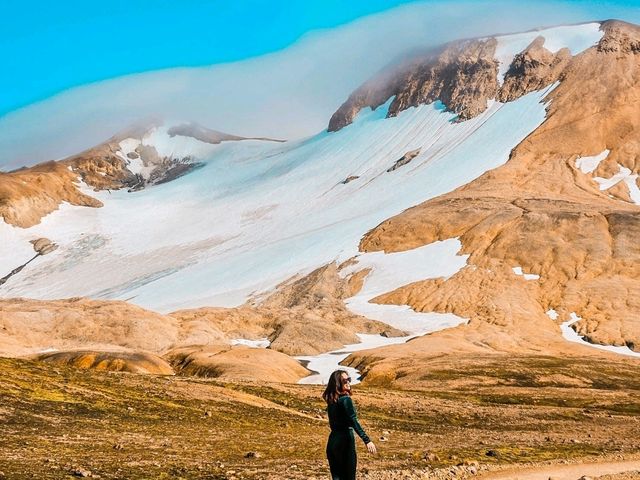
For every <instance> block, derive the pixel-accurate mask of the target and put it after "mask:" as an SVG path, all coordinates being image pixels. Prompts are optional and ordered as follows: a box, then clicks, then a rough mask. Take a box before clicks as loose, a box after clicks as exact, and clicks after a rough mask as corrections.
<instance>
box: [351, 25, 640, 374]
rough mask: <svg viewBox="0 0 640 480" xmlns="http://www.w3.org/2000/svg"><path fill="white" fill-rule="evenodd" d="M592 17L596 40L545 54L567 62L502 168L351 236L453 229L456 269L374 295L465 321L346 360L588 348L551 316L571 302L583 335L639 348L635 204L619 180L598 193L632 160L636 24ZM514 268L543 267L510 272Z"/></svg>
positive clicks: (365, 244) (637, 112) (367, 242)
mask: <svg viewBox="0 0 640 480" xmlns="http://www.w3.org/2000/svg"><path fill="white" fill-rule="evenodd" d="M602 28H603V29H604V32H605V34H604V37H603V38H602V40H601V41H600V43H599V44H598V45H597V46H595V47H592V48H590V49H588V50H586V51H584V52H583V53H582V54H579V55H577V56H575V57H573V58H571V59H569V60H568V61H567V60H566V59H565V60H563V59H556V60H553V59H551V57H549V56H548V55H546V57H547V58H548V60H549V61H550V64H554V63H555V64H556V65H561V64H562V63H563V62H565V63H566V66H564V67H563V68H562V72H561V74H560V76H559V78H560V79H561V82H560V84H559V85H558V86H557V88H555V90H554V91H553V92H552V93H551V94H550V95H549V96H548V97H547V98H548V101H549V103H548V107H547V119H546V121H545V122H544V123H543V124H542V125H541V126H540V127H539V128H538V129H537V130H536V131H534V132H533V133H532V134H531V135H529V137H528V138H527V139H525V140H524V141H523V142H522V143H521V144H520V145H518V146H517V147H516V148H515V149H514V150H513V151H512V152H511V156H510V159H509V161H508V162H507V163H506V164H505V165H504V166H502V167H500V168H498V169H496V170H493V171H490V172H487V173H486V174H484V175H483V176H481V177H480V178H478V179H477V180H475V181H473V182H471V183H470V184H468V185H465V186H463V187H461V188H459V189H457V190H455V191H453V192H451V193H449V194H446V195H443V196H441V197H438V198H434V199H432V200H430V201H427V202H425V203H423V204H421V205H418V206H416V207H414V208H411V209H409V210H407V211H405V212H404V213H402V214H400V215H398V216H396V217H393V218H391V219H389V220H387V221H385V222H383V223H382V224H381V225H379V226H378V227H377V228H375V229H374V230H372V231H371V232H369V233H368V234H367V235H366V236H365V237H364V238H363V240H362V242H361V250H363V251H376V250H384V251H386V252H397V251H403V250H408V249H412V248H416V247H419V246H422V245H425V244H428V243H431V242H433V241H437V240H444V239H448V238H455V237H458V238H459V239H460V241H461V242H462V245H463V247H462V252H461V253H465V254H469V255H470V257H469V260H468V266H467V267H466V268H464V269H462V270H461V271H460V272H459V273H457V274H456V275H454V276H453V277H452V278H450V279H448V280H442V279H438V280H427V281H423V282H417V283H414V284H412V285H408V286H405V287H402V288H400V289H398V290H396V291H395V292H391V293H389V294H387V295H384V296H382V297H379V298H378V299H377V301H379V302H382V303H393V304H409V305H411V306H412V307H413V308H414V309H416V310H418V311H438V312H453V313H455V314H458V315H460V316H463V317H466V318H469V319H470V323H469V325H468V326H462V327H458V328H456V329H453V330H451V331H447V332H440V333H438V334H434V335H431V336H428V337H424V338H423V339H420V340H416V341H415V344H414V345H413V346H410V344H407V345H403V346H398V347H390V348H389V349H386V350H384V354H383V353H382V352H379V353H376V354H375V355H373V354H372V355H370V356H367V355H365V354H361V355H359V356H357V357H354V358H353V359H352V362H353V363H354V364H357V363H362V362H364V363H367V364H368V365H369V367H372V368H370V371H375V370H376V368H378V370H379V371H380V372H383V371H384V372H388V371H389V370H393V365H395V364H397V362H396V363H394V361H391V360H388V361H386V362H387V363H386V364H385V360H381V359H382V357H386V358H388V359H389V358H394V357H396V358H401V357H404V356H405V355H409V354H411V355H416V352H421V353H419V354H418V355H422V356H428V355H430V353H429V352H430V351H431V352H432V353H431V354H433V352H437V351H443V350H445V351H446V350H447V349H448V350H456V349H462V350H465V349H466V350H468V351H477V350H479V349H480V350H486V349H489V350H493V351H509V350H511V351H513V350H514V349H518V350H523V349H529V350H534V351H545V350H546V351H556V352H569V353H570V352H571V351H574V350H575V348H580V349H581V350H585V348H584V347H575V346H574V345H570V344H568V343H567V342H565V341H564V340H562V338H561V336H560V332H559V328H558V323H560V322H562V321H566V320H568V319H569V314H570V313H571V312H575V313H576V314H577V315H579V316H580V317H582V318H583V320H581V321H580V322H578V323H577V324H576V325H575V327H576V329H577V330H578V332H579V333H580V334H583V335H586V337H587V338H588V339H589V340H590V341H592V342H595V343H602V344H610V345H627V346H629V347H630V348H632V349H635V350H636V351H640V334H639V332H640V302H639V301H638V298H639V296H638V295H639V294H640V267H639V266H638V265H640V263H639V262H638V261H639V260H640V245H639V244H638V242H637V239H638V238H639V235H640V207H639V206H638V205H636V204H635V203H633V202H632V201H631V197H630V189H629V185H628V184H627V183H625V182H620V183H618V184H617V185H616V186H615V187H613V188H611V189H610V190H608V191H601V190H600V189H599V185H598V183H596V181H594V178H595V177H603V178H610V177H611V176H612V175H613V173H617V172H618V170H619V166H623V167H626V168H628V169H629V170H630V171H631V172H632V173H633V174H637V173H638V172H639V170H640V164H639V160H640V142H638V125H640V28H639V27H637V26H634V25H629V24H625V23H622V22H613V21H612V22H605V23H604V24H603V27H602ZM535 51H538V53H539V54H544V52H541V51H540V48H539V46H537V45H535V42H534V45H532V46H531V47H530V48H529V49H528V50H527V52H528V53H527V54H530V53H531V52H535ZM543 56H544V55H543ZM516 61H518V58H516ZM547 63H549V62H547ZM549 68H550V69H551V70H554V68H556V67H549ZM555 75H556V74H554V75H551V76H550V77H549V78H553V77H555ZM509 85H512V84H511V83H509V82H508V78H507V80H505V84H504V86H505V87H506V86H509ZM536 86H541V84H540V83H536ZM510 88H513V87H510ZM528 88H529V87H526V88H524V90H527V89H528ZM605 149H608V150H609V151H610V153H609V154H608V156H607V157H606V159H605V160H603V161H602V162H601V163H600V164H599V165H598V167H597V168H596V169H595V171H594V172H592V173H583V172H582V171H581V170H580V169H579V168H577V167H576V160H577V159H578V158H579V157H586V156H594V155H597V154H599V153H600V152H603V151H604V150H605ZM634 181H635V182H636V185H637V179H634ZM518 266H519V267H521V268H522V271H523V272H524V273H528V274H535V275H539V276H540V278H539V279H538V280H526V279H524V278H523V276H520V275H516V274H514V272H513V270H512V268H513V267H518ZM548 309H555V310H556V311H557V312H558V314H559V317H558V319H557V320H556V321H553V320H551V319H550V318H549V316H548V315H547V314H546V313H545V312H546V311H547V310H548ZM409 352H411V353H409ZM413 361H414V362H415V358H413ZM630 361H633V360H630ZM376 365H377V367H376Z"/></svg>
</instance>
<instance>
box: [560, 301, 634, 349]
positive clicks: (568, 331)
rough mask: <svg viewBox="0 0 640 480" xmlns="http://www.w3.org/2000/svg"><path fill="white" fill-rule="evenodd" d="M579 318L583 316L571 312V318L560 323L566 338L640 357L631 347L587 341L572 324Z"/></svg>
mask: <svg viewBox="0 0 640 480" xmlns="http://www.w3.org/2000/svg"><path fill="white" fill-rule="evenodd" d="M578 320H582V318H581V317H579V316H578V315H576V313H575V312H571V314H570V320H567V321H566V322H564V323H563V324H562V325H560V330H561V331H562V336H563V337H564V338H565V340H568V341H569V342H574V343H580V344H582V345H586V346H588V347H592V348H597V349H599V350H606V351H607V352H612V353H617V354H619V355H627V356H631V357H640V353H639V352H634V351H633V350H631V349H630V348H629V347H626V346H625V347H615V346H613V345H598V344H597V343H590V342H587V341H586V340H585V339H584V337H582V336H581V335H579V334H578V332H576V331H575V330H574V329H573V328H571V325H573V324H574V323H576V322H577V321H578Z"/></svg>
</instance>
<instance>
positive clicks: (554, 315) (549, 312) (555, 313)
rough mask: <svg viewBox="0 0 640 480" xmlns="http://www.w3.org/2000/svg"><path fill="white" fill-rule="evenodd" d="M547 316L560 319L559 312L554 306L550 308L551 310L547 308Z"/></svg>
mask: <svg viewBox="0 0 640 480" xmlns="http://www.w3.org/2000/svg"><path fill="white" fill-rule="evenodd" d="M547 316H548V317H549V318H550V319H551V320H557V319H558V312H556V311H555V310H554V309H553V308H550V309H549V310H547Z"/></svg>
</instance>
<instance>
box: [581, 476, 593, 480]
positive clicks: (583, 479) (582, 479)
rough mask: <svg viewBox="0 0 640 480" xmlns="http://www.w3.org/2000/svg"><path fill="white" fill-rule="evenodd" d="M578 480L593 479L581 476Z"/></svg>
mask: <svg viewBox="0 0 640 480" xmlns="http://www.w3.org/2000/svg"><path fill="white" fill-rule="evenodd" d="M578 480H593V477H587V476H586V475H583V476H581V477H580V478H579V479H578Z"/></svg>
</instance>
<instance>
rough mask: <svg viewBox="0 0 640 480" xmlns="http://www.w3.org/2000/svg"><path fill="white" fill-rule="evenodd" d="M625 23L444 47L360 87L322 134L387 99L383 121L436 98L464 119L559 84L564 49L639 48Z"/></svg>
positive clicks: (565, 56)
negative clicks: (491, 105)
mask: <svg viewBox="0 0 640 480" xmlns="http://www.w3.org/2000/svg"><path fill="white" fill-rule="evenodd" d="M628 26H629V24H625V23H624V22H616V21H607V22H604V23H602V24H600V23H592V24H582V25H574V26H564V27H554V28H550V29H545V30H539V31H532V32H525V33H522V34H514V35H504V36H495V37H488V38H478V39H472V40H462V41H456V42H452V43H449V44H446V45H444V46H443V47H442V48H440V49H437V50H432V51H430V52H427V53H423V54H420V55H416V56H414V57H413V58H411V59H410V60H408V61H405V62H403V63H401V64H399V65H398V64H396V65H392V66H390V67H388V68H386V69H385V70H384V71H382V72H381V73H380V74H378V75H377V76H376V77H374V78H373V79H371V80H369V81H367V82H365V83H364V84H363V85H362V86H361V87H359V88H358V89H357V90H356V91H354V92H353V93H352V94H351V95H350V96H349V98H348V99H347V101H346V102H344V103H343V104H342V105H341V106H340V108H339V109H338V110H337V111H336V112H335V113H334V114H333V116H332V117H331V120H330V122H329V127H328V131H330V132H333V131H338V130H340V129H341V128H343V127H345V126H347V125H349V124H350V123H351V122H352V121H353V119H354V118H355V117H356V115H357V114H358V112H359V111H360V110H362V109H364V108H367V107H369V108H372V109H376V108H378V107H379V106H380V105H382V104H384V103H385V102H387V101H388V100H389V99H390V98H392V97H394V98H393V100H392V101H391V104H390V106H389V110H388V112H387V116H389V117H393V116H396V115H398V113H400V112H401V111H403V110H406V109H407V108H410V107H415V106H418V105H422V104H429V103H433V102H435V101H440V102H442V103H443V104H444V105H445V106H446V108H447V110H449V111H451V112H453V113H456V114H457V115H458V118H457V121H464V120H468V119H470V118H473V117H475V116H477V115H479V114H481V113H482V112H484V111H485V110H486V109H487V106H488V104H489V102H490V101H491V100H493V99H495V100H498V101H500V102H508V101H513V100H516V99H517V98H520V97H521V96H523V95H526V94H527V93H530V92H532V91H536V90H540V89H542V88H545V87H547V86H549V85H551V84H553V83H555V82H556V81H558V80H560V79H561V76H562V73H563V71H564V69H565V68H566V67H567V65H568V63H569V60H570V59H571V58H572V51H571V49H570V48H568V46H569V45H571V46H572V48H573V50H574V52H573V54H574V55H575V54H578V53H581V52H582V51H583V50H584V49H586V48H589V47H591V46H596V48H599V49H606V50H612V49H618V50H617V51H620V52H635V51H637V49H638V45H640V44H639V43H638V41H637V38H636V37H635V36H634V35H633V34H630V33H629V32H628V30H629V28H628ZM576 38H579V39H580V40H579V41H577V40H576ZM514 48H515V49H516V50H515V51H513V49H514Z"/></svg>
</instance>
